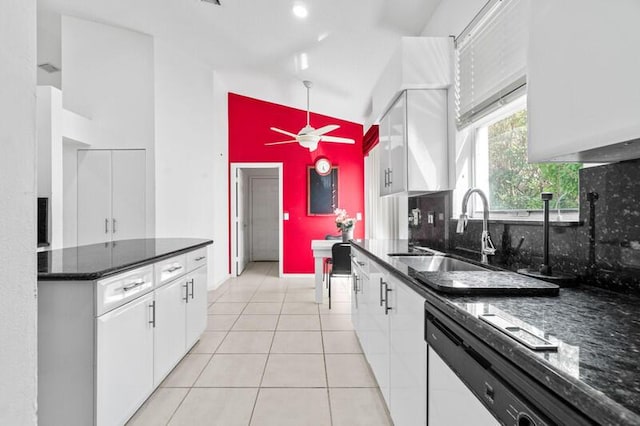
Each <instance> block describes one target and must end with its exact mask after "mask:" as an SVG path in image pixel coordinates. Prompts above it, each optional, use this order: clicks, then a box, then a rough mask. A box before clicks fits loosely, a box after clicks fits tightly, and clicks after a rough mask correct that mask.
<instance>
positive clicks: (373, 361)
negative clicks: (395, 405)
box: [362, 273, 389, 405]
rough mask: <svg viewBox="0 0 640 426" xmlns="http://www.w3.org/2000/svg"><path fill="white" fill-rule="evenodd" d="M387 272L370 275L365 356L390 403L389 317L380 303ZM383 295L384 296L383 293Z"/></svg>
mask: <svg viewBox="0 0 640 426" xmlns="http://www.w3.org/2000/svg"><path fill="white" fill-rule="evenodd" d="M384 282H387V281H386V274H385V275H383V274H379V273H373V274H370V275H369V286H368V289H367V291H366V294H365V295H364V297H363V299H364V300H365V302H364V304H365V312H364V316H363V321H362V322H363V325H362V329H363V334H364V336H365V339H364V343H365V348H363V350H364V351H365V356H366V357H367V361H369V365H370V366H371V370H372V371H373V374H374V376H375V377H376V380H377V381H378V385H379V386H380V391H381V392H382V395H383V396H384V399H385V401H386V402H387V405H388V404H389V317H388V316H387V315H385V312H384V304H382V306H381V303H380V298H381V294H382V291H381V288H384V285H383V283H384ZM382 296H384V295H383V294H382Z"/></svg>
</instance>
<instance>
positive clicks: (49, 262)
mask: <svg viewBox="0 0 640 426" xmlns="http://www.w3.org/2000/svg"><path fill="white" fill-rule="evenodd" d="M212 243H213V241H211V240H205V239H199V238H146V239H135V240H120V241H112V242H108V243H100V244H91V245H86V246H78V247H69V248H63V249H58V250H49V251H42V252H38V281H92V280H96V279H99V278H103V277H106V276H109V275H113V274H117V273H119V272H123V271H126V270H129V269H134V268H138V267H140V266H145V265H149V264H152V263H155V262H157V261H159V260H162V259H166V258H168V257H172V256H177V255H179V254H182V253H186V252H189V251H192V250H196V249H198V248H201V247H205V246H208V245H209V244H212Z"/></svg>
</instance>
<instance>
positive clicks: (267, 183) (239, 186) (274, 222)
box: [230, 163, 283, 276]
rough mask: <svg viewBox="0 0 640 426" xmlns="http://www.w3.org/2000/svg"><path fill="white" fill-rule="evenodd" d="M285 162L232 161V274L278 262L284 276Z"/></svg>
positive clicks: (279, 269) (279, 270) (280, 272)
mask: <svg viewBox="0 0 640 426" xmlns="http://www.w3.org/2000/svg"><path fill="white" fill-rule="evenodd" d="M282 219H283V218H282V163H232V164H231V223H230V225H231V227H230V228H231V229H230V230H231V238H230V241H231V275H232V276H238V275H240V274H242V272H243V271H244V269H245V268H246V266H247V265H248V264H249V262H252V261H255V262H259V261H270V262H274V261H275V262H278V265H279V266H278V275H279V276H282Z"/></svg>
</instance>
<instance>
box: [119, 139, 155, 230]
mask: <svg viewBox="0 0 640 426" xmlns="http://www.w3.org/2000/svg"><path fill="white" fill-rule="evenodd" d="M145 161H146V160H145V151H144V150H142V149H136V150H114V151H112V161H111V163H112V165H111V169H112V190H111V196H112V200H113V201H112V210H111V212H112V215H111V231H112V239H113V240H127V239H132V238H144V237H145V235H146V228H145V226H146V220H145V218H146V216H145V206H146V200H145V193H146V191H145V188H146V186H145V185H146V183H145V182H146V165H145Z"/></svg>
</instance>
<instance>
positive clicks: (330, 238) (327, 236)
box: [324, 234, 342, 240]
mask: <svg viewBox="0 0 640 426" xmlns="http://www.w3.org/2000/svg"><path fill="white" fill-rule="evenodd" d="M324 239H325V240H341V239H342V235H331V234H327V235H325V236H324Z"/></svg>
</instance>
